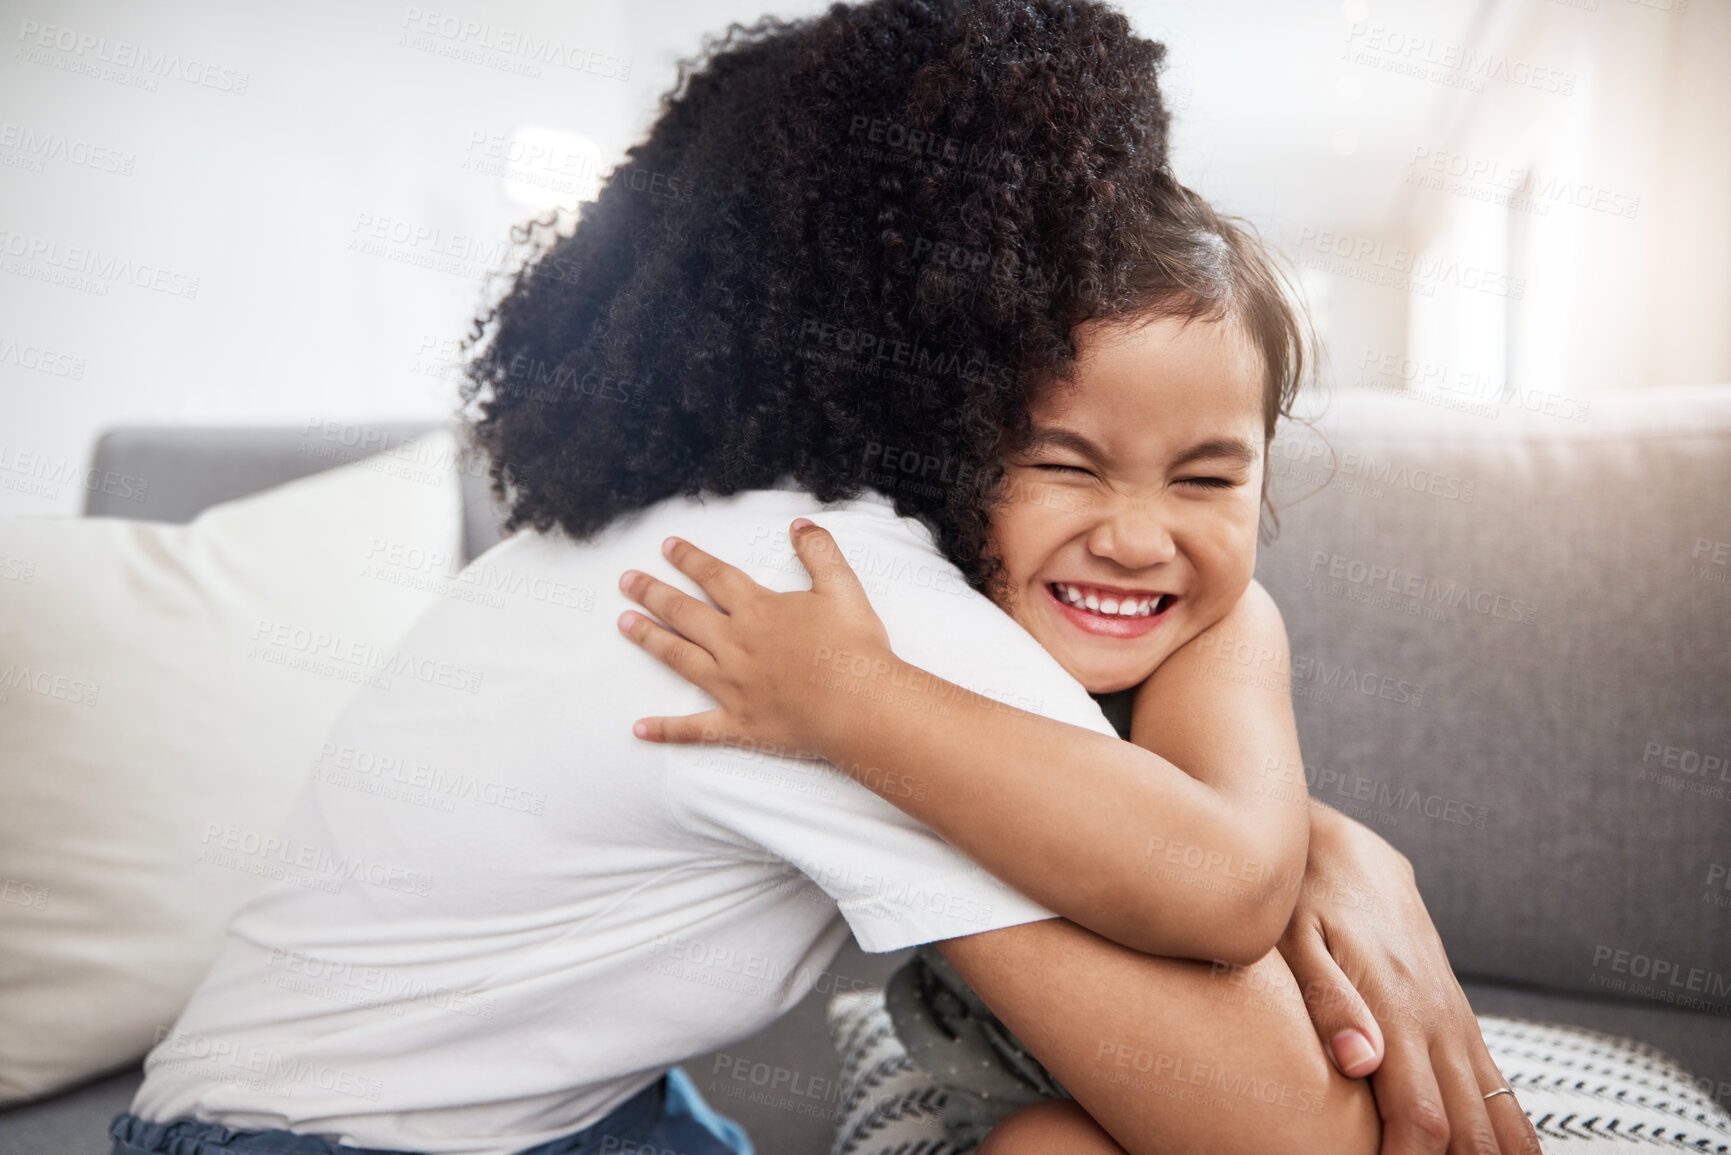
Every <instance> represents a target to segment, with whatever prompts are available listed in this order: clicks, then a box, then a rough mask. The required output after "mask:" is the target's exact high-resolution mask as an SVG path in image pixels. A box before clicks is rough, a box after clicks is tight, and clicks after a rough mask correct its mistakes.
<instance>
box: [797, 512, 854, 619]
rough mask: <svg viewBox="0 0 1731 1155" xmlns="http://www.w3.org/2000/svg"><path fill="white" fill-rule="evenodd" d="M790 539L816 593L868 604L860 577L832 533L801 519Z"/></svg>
mask: <svg viewBox="0 0 1731 1155" xmlns="http://www.w3.org/2000/svg"><path fill="white" fill-rule="evenodd" d="M788 537H789V538H791V539H792V541H793V552H794V553H796V554H798V555H799V561H800V564H801V565H803V566H805V570H806V572H807V573H809V574H810V575H811V589H812V592H813V593H840V594H842V595H843V596H845V597H853V598H858V599H859V600H860V601H862V602H864V601H865V600H866V599H865V589H864V587H863V586H861V585H860V580H859V575H858V574H856V573H854V572H853V567H852V566H851V565H849V564H848V563H847V558H845V557H843V556H842V553H841V547H840V546H838V545H836V543H835V538H833V537H831V536H830V533H829V530H827V529H825V528H823V527H822V526H821V525H818V524H817V523H816V522H813V521H809V520H807V519H806V518H803V517H799V518H795V519H794V521H793V525H792V527H791V528H790V529H789V530H788ZM867 604H869V603H867Z"/></svg>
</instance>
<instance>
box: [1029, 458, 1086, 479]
mask: <svg viewBox="0 0 1731 1155" xmlns="http://www.w3.org/2000/svg"><path fill="white" fill-rule="evenodd" d="M1034 468H1035V469H1056V470H1063V471H1065V472H1068V473H1084V474H1087V475H1088V476H1089V477H1092V476H1093V472H1092V471H1091V470H1087V469H1083V468H1082V467H1081V466H1080V465H1059V464H1057V463H1056V462H1041V463H1038V464H1036V465H1035V466H1034Z"/></svg>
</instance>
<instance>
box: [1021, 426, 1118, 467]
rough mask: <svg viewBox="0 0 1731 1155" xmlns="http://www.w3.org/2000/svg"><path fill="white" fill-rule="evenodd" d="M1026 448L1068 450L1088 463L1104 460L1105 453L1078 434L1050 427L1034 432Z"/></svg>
mask: <svg viewBox="0 0 1731 1155" xmlns="http://www.w3.org/2000/svg"><path fill="white" fill-rule="evenodd" d="M1028 448H1029V449H1030V450H1035V449H1048V448H1051V449H1068V450H1071V451H1073V452H1075V453H1080V454H1081V455H1082V456H1083V457H1086V458H1088V459H1089V460H1090V461H1095V462H1100V461H1105V460H1106V451H1105V450H1104V449H1101V448H1100V447H1099V446H1098V445H1095V444H1094V443H1093V442H1092V441H1089V440H1088V439H1087V438H1086V437H1083V436H1082V435H1081V434H1080V433H1076V432H1073V431H1071V430H1069V429H1057V428H1053V427H1051V426H1043V427H1041V428H1038V429H1036V430H1034V436H1033V439H1032V440H1031V441H1029V442H1028Z"/></svg>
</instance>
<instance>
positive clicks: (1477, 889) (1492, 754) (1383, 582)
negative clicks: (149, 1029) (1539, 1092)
mask: <svg viewBox="0 0 1731 1155" xmlns="http://www.w3.org/2000/svg"><path fill="white" fill-rule="evenodd" d="M1322 428H1323V431H1324V434H1325V436H1326V441H1327V442H1328V443H1330V444H1332V446H1333V455H1334V460H1335V461H1336V462H1337V463H1338V464H1339V465H1340V466H1341V467H1342V468H1341V469H1340V470H1339V471H1337V472H1336V473H1335V474H1334V476H1333V479H1332V481H1327V478H1326V476H1325V473H1326V469H1327V464H1326V463H1327V460H1328V458H1327V454H1326V453H1321V452H1320V451H1321V443H1320V442H1318V441H1316V440H1315V439H1314V438H1313V436H1312V435H1311V434H1308V433H1305V432H1304V431H1300V433H1299V434H1298V435H1295V436H1293V437H1290V438H1286V437H1283V438H1282V439H1281V441H1279V442H1278V443H1277V445H1276V448H1275V452H1274V454H1273V460H1274V462H1275V474H1276V481H1277V483H1278V486H1279V489H1278V490H1277V497H1280V498H1282V499H1283V500H1284V502H1285V504H1284V510H1283V513H1282V532H1281V533H1280V535H1279V537H1278V539H1277V540H1276V542H1275V543H1274V544H1273V545H1272V546H1271V547H1269V548H1267V549H1265V550H1264V551H1263V553H1262V555H1261V558H1260V561H1259V565H1258V569H1257V573H1258V576H1259V578H1260V579H1261V580H1262V582H1263V583H1264V584H1265V585H1266V586H1267V587H1268V588H1269V590H1270V591H1271V592H1272V593H1273V595H1274V597H1275V600H1276V601H1277V602H1278V603H1279V604H1280V606H1281V607H1282V610H1283V613H1284V615H1285V618H1286V622H1287V626H1288V632H1289V634H1290V638H1291V644H1292V652H1293V661H1292V667H1291V672H1292V677H1293V683H1294V687H1295V699H1294V707H1295V709H1296V711H1297V714H1298V722H1299V731H1300V737H1301V740H1302V746H1303V749H1304V752H1305V762H1306V777H1307V779H1308V780H1309V781H1310V783H1311V793H1312V794H1313V795H1314V796H1316V797H1318V798H1321V799H1323V800H1325V801H1328V802H1331V803H1333V804H1335V805H1336V806H1338V807H1339V808H1341V809H1343V810H1345V811H1347V812H1348V813H1352V814H1354V815H1355V816H1356V817H1359V818H1360V819H1361V820H1363V821H1364V822H1366V823H1367V824H1369V825H1370V826H1372V827H1373V828H1375V829H1377V830H1378V831H1379V832H1381V833H1382V834H1383V835H1384V836H1385V837H1387V838H1388V839H1389V840H1390V841H1391V842H1393V843H1394V844H1395V845H1396V846H1398V847H1400V849H1401V850H1402V851H1403V852H1405V853H1406V854H1407V855H1408V856H1409V857H1410V858H1411V859H1412V861H1413V864H1414V867H1415V868H1416V870H1417V873H1418V879H1419V884H1420V888H1421V889H1422V891H1423V893H1424V895H1425V901H1426V904H1427V906H1428V907H1429V909H1430V912H1431V915H1432V917H1433V918H1434V919H1435V920H1436V923H1437V926H1438V929H1439V930H1440V932H1441V934H1442V937H1443V940H1444V943H1445V944H1446V945H1447V948H1448V951H1449V956H1450V958H1451V960H1452V961H1453V962H1454V964H1455V967H1456V969H1457V970H1458V971H1459V972H1461V973H1462V974H1464V975H1469V976H1473V977H1479V978H1488V979H1495V980H1499V981H1502V982H1506V983H1516V984H1530V985H1532V986H1535V987H1539V988H1546V989H1550V990H1554V991H1565V992H1576V993H1579V994H1582V995H1591V996H1597V997H1602V998H1611V999H1629V998H1634V999H1636V1000H1637V1001H1638V1002H1639V1003H1640V1004H1642V1005H1646V1006H1649V1007H1663V1006H1666V1005H1679V1006H1693V1007H1696V1008H1697V1009H1699V1010H1701V1011H1703V1012H1705V1013H1706V1015H1708V1016H1710V1017H1709V1018H1707V1020H1706V1022H1705V1023H1704V1024H1703V1025H1702V1027H1701V1030H1702V1031H1703V1032H1704V1033H1706V1034H1708V1035H1711V1036H1713V1037H1714V1038H1716V1040H1717V1043H1716V1045H1713V1046H1709V1047H1707V1048H1706V1049H1704V1050H1701V1051H1699V1052H1696V1053H1695V1054H1693V1055H1692V1056H1690V1057H1689V1058H1688V1061H1690V1062H1693V1063H1695V1064H1696V1065H1697V1068H1698V1070H1700V1072H1701V1073H1703V1074H1708V1075H1711V1076H1713V1077H1714V1078H1724V1077H1726V1076H1727V1075H1731V1019H1728V1018H1727V1017H1726V1016H1731V902H1728V901H1727V899H1728V898H1731V890H1727V889H1725V888H1724V883H1725V878H1724V875H1725V873H1726V870H1725V867H1726V866H1727V865H1731V709H1728V708H1727V706H1728V699H1731V584H1727V578H1728V577H1731V565H1728V564H1727V563H1728V562H1731V545H1726V544H1725V543H1726V541H1727V540H1728V539H1731V387H1727V386H1714V387H1697V388H1667V389H1654V390H1646V391H1642V392H1638V393H1627V394H1616V395H1604V396H1598V397H1594V398H1593V399H1592V402H1591V409H1590V412H1589V414H1588V420H1587V421H1585V422H1575V421H1571V420H1565V419H1561V418H1557V417H1551V416H1546V415H1544V414H1542V413H1540V414H1527V413H1521V412H1520V411H1519V410H1518V408H1517V407H1514V406H1511V407H1510V408H1509V410H1505V411H1504V412H1503V413H1502V415H1501V416H1500V417H1498V418H1497V419H1495V420H1485V419H1482V418H1477V417H1472V416H1467V415H1460V414H1449V413H1446V412H1439V411H1438V410H1436V409H1434V408H1431V407H1429V406H1426V405H1423V404H1419V403H1417V402H1415V401H1409V400H1406V399H1403V398H1399V397H1385V396H1380V395H1374V394H1368V395H1367V394H1362V393H1360V394H1354V395H1349V396H1344V397H1341V398H1339V399H1337V401H1336V403H1335V405H1334V407H1333V412H1332V413H1330V414H1328V415H1326V416H1325V418H1324V419H1323V421H1322ZM1324 481H1327V484H1326V486H1325V487H1324V488H1321V489H1318V486H1319V484H1321V483H1323V482H1324ZM1303 493H1309V494H1310V496H1307V497H1304V498H1303V499H1302V500H1296V499H1297V498H1298V496H1299V495H1300V494H1303ZM1451 586H1452V587H1453V592H1452V593H1451V592H1450V587H1451ZM1467 590H1470V591H1471V593H1470V596H1469V597H1468V598H1467V599H1466V600H1460V598H1461V595H1462V593H1463V592H1465V591H1467ZM1414 611H1417V612H1414ZM1529 616H1530V621H1529V620H1527V619H1528V617H1529ZM1256 662H1257V659H1256V658H1255V656H1254V655H1250V654H1248V653H1244V652H1242V651H1241V652H1238V653H1236V654H1223V655H1222V659H1221V661H1220V662H1219V665H1218V669H1219V670H1220V672H1222V673H1223V674H1225V675H1227V676H1235V677H1238V676H1254V675H1255V674H1256V672H1257V666H1256ZM1716 867H1717V869H1716ZM1653 1041H1655V1042H1658V1040H1653ZM1661 1045H1663V1044H1661ZM1679 1057H1683V1056H1679Z"/></svg>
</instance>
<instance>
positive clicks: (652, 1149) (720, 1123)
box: [108, 1067, 754, 1155]
mask: <svg viewBox="0 0 1731 1155" xmlns="http://www.w3.org/2000/svg"><path fill="white" fill-rule="evenodd" d="M108 1134H109V1135H110V1136H112V1137H113V1139H114V1149H113V1151H112V1152H111V1153H110V1155H413V1153H412V1152H404V1151H385V1150H381V1149H379V1148H377V1147H346V1146H342V1145H340V1144H337V1143H332V1142H331V1141H330V1140H328V1139H322V1138H320V1137H319V1136H317V1135H297V1134H295V1133H294V1132H292V1131H235V1130H231V1129H230V1128H228V1127H224V1126H223V1125H222V1124H220V1123H200V1122H197V1121H196V1120H193V1119H170V1120H169V1121H168V1122H166V1123H152V1122H149V1121H147V1120H144V1119H140V1118H138V1117H137V1116H136V1115H132V1114H128V1113H126V1112H122V1113H121V1114H119V1115H116V1116H115V1117H114V1122H112V1123H110V1124H109V1126H108ZM519 1155H754V1152H753V1151H752V1148H751V1140H750V1138H748V1137H747V1136H746V1134H745V1129H744V1128H742V1127H741V1126H740V1125H739V1124H738V1123H735V1122H734V1121H733V1120H732V1119H729V1118H726V1117H725V1116H723V1115H718V1114H716V1112H715V1110H714V1109H713V1108H711V1107H710V1105H709V1104H708V1103H706V1102H704V1101H703V1096H702V1095H701V1094H699V1093H698V1090H697V1087H696V1086H695V1085H694V1084H693V1083H692V1082H691V1079H690V1077H689V1076H687V1075H686V1073H685V1072H684V1071H682V1070H681V1069H680V1068H678V1067H674V1068H673V1069H672V1070H671V1071H669V1072H667V1074H666V1075H665V1076H663V1077H662V1078H660V1079H657V1080H656V1081H655V1082H653V1083H651V1084H649V1086H647V1087H645V1088H644V1089H643V1090H641V1091H639V1092H638V1093H637V1094H635V1095H633V1096H632V1097H631V1098H629V1099H627V1100H626V1101H625V1102H624V1103H621V1104H620V1105H619V1106H618V1107H616V1108H614V1110H613V1111H612V1113H611V1114H609V1115H608V1116H607V1117H606V1118H605V1119H602V1120H601V1121H600V1122H598V1123H593V1124H591V1125H589V1126H588V1127H585V1128H584V1129H583V1130H581V1131H577V1132H574V1133H572V1134H570V1135H565V1136H562V1137H560V1138H558V1139H552V1140H549V1141H548V1142H546V1143H542V1144H541V1145H539V1146H537V1147H531V1148H529V1149H528V1150H526V1151H522V1152H520V1153H519Z"/></svg>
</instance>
